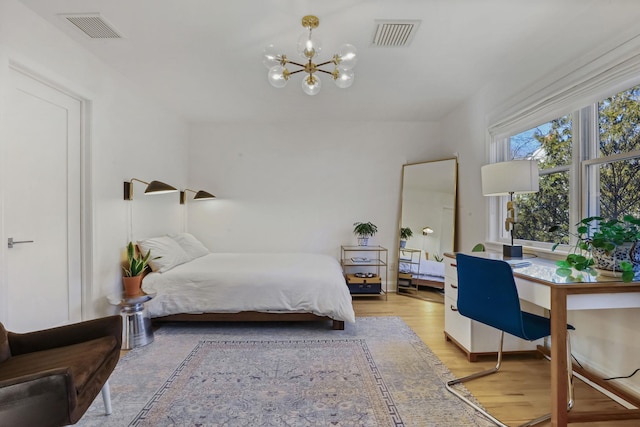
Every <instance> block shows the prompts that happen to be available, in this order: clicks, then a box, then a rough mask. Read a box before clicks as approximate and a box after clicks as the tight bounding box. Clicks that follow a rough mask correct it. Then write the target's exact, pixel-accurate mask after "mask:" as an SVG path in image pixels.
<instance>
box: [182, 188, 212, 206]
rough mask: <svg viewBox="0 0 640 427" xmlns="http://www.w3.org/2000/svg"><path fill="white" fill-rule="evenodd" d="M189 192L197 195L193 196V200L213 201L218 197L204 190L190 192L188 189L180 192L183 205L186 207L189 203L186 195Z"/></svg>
mask: <svg viewBox="0 0 640 427" xmlns="http://www.w3.org/2000/svg"><path fill="white" fill-rule="evenodd" d="M187 191H190V192H192V193H195V194H196V195H195V196H193V200H211V199H215V198H216V196H214V195H213V194H211V193H209V192H207V191H204V190H200V191H195V190H190V189H188V188H185V189H184V190H183V191H181V192H180V204H181V205H184V204H185V202H186V201H187V194H186V192H187Z"/></svg>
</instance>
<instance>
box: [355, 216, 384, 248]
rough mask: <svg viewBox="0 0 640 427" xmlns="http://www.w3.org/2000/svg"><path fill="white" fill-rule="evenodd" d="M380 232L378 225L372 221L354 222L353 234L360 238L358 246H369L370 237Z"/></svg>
mask: <svg viewBox="0 0 640 427" xmlns="http://www.w3.org/2000/svg"><path fill="white" fill-rule="evenodd" d="M377 232H378V227H377V226H376V225H375V224H373V223H371V222H354V223H353V234H355V235H356V237H357V238H358V246H367V245H368V244H369V237H372V236H374V235H375V234H376V233H377Z"/></svg>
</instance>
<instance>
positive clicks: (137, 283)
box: [122, 242, 159, 297]
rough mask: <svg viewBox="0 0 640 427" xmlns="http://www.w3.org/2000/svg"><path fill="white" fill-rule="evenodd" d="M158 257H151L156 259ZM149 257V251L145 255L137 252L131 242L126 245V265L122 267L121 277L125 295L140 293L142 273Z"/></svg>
mask: <svg viewBox="0 0 640 427" xmlns="http://www.w3.org/2000/svg"><path fill="white" fill-rule="evenodd" d="M158 258H159V257H156V258H153V259H158ZM150 259H151V251H150V250H149V251H147V254H146V255H143V254H142V253H137V251H136V248H135V246H134V245H133V242H129V244H128V245H127V265H124V266H123V267H122V270H123V277H122V285H123V286H124V294H125V296H127V297H135V296H138V295H140V294H141V293H142V289H141V286H142V274H143V273H144V271H145V269H146V268H147V265H149V260H150Z"/></svg>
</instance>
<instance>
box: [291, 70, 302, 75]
mask: <svg viewBox="0 0 640 427" xmlns="http://www.w3.org/2000/svg"><path fill="white" fill-rule="evenodd" d="M303 71H304V69H300V70H296V71H289V75H291V74H297V73H301V72H303Z"/></svg>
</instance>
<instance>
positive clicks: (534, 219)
mask: <svg viewBox="0 0 640 427" xmlns="http://www.w3.org/2000/svg"><path fill="white" fill-rule="evenodd" d="M509 151H510V153H511V160H524V159H527V160H531V159H535V160H537V161H538V168H539V170H540V191H539V192H538V193H532V194H522V195H516V196H515V200H516V205H517V206H518V210H519V220H518V224H517V225H516V228H515V230H514V236H515V237H516V238H518V239H520V240H527V241H537V242H554V241H555V239H556V236H555V235H552V234H549V233H548V232H547V230H548V229H549V228H550V227H551V226H552V225H554V224H568V223H569V199H568V197H567V194H568V193H569V170H570V168H571V163H572V162H571V158H572V155H571V154H572V123H571V117H569V116H563V117H560V118H558V119H555V120H552V121H550V122H547V123H544V124H542V125H540V126H536V127H535V128H533V129H529V130H527V131H525V132H521V133H519V134H517V135H514V136H512V137H510V138H509Z"/></svg>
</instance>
